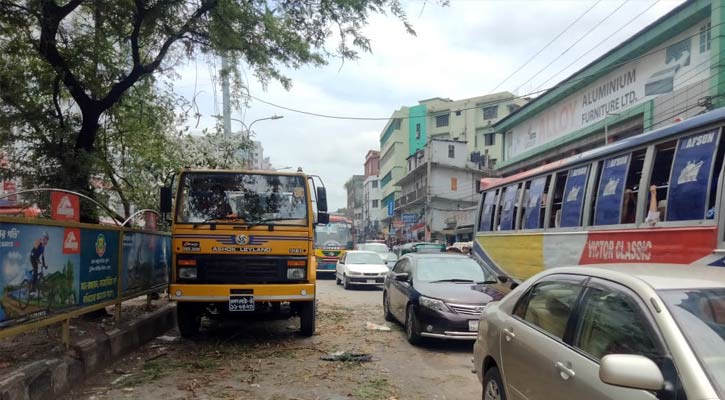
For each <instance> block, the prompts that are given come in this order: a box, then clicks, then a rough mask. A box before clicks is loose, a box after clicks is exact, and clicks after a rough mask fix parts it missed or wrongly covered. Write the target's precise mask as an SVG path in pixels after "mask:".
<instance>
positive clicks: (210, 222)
mask: <svg viewBox="0 0 725 400" xmlns="http://www.w3.org/2000/svg"><path fill="white" fill-rule="evenodd" d="M238 219H239V217H209V218H207V219H205V220H203V221H201V222H197V223H195V224H194V225H192V226H191V227H192V228H193V229H196V228H198V227H200V226H202V225H206V224H209V225H214V221H220V220H221V221H234V220H238Z"/></svg>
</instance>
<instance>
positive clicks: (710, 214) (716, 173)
mask: <svg viewBox="0 0 725 400" xmlns="http://www.w3.org/2000/svg"><path fill="white" fill-rule="evenodd" d="M724 158H725V135H723V134H722V133H721V134H720V143H719V144H718V146H717V155H716V156H715V167H714V168H713V169H712V180H711V181H712V183H711V184H710V194H709V197H708V200H707V212H706V213H705V219H714V218H715V203H716V200H717V188H718V185H719V183H720V170H722V165H723V159H724Z"/></svg>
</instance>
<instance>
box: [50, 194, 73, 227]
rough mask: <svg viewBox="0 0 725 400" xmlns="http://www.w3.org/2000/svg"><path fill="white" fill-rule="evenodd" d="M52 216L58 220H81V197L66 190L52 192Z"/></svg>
mask: <svg viewBox="0 0 725 400" xmlns="http://www.w3.org/2000/svg"><path fill="white" fill-rule="evenodd" d="M50 217H51V218H53V219H54V220H56V221H75V222H78V221H80V218H81V213H80V199H79V198H78V196H76V195H74V194H70V193H64V192H52V193H50Z"/></svg>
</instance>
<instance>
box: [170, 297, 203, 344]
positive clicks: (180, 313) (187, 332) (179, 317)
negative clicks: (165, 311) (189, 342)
mask: <svg viewBox="0 0 725 400" xmlns="http://www.w3.org/2000/svg"><path fill="white" fill-rule="evenodd" d="M176 322H177V324H178V325H179V332H180V333H181V336H182V337H185V338H191V337H194V336H196V335H198V334H199V328H200V327H201V309H200V307H199V306H198V305H197V304H194V303H176Z"/></svg>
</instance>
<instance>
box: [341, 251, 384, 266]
mask: <svg viewBox="0 0 725 400" xmlns="http://www.w3.org/2000/svg"><path fill="white" fill-rule="evenodd" d="M345 264H385V263H384V262H383V259H382V258H380V256H379V255H377V253H373V252H367V251H366V252H364V253H363V252H360V253H347V257H345Z"/></svg>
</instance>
